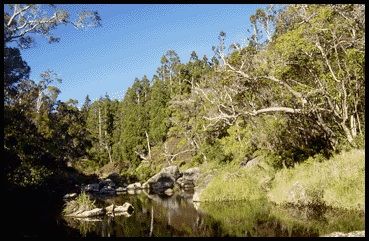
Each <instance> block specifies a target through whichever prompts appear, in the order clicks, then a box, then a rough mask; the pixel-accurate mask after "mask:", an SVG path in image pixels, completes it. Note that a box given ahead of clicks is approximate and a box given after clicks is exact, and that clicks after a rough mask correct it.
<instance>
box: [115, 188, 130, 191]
mask: <svg viewBox="0 0 369 241" xmlns="http://www.w3.org/2000/svg"><path fill="white" fill-rule="evenodd" d="M115 191H116V192H126V191H127V188H124V187H118V188H117V189H115Z"/></svg>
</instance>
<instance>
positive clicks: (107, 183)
mask: <svg viewBox="0 0 369 241" xmlns="http://www.w3.org/2000/svg"><path fill="white" fill-rule="evenodd" d="M104 186H111V187H115V183H114V182H113V181H112V180H111V179H109V178H107V179H104V180H101V181H100V182H99V187H100V188H103V187H104Z"/></svg>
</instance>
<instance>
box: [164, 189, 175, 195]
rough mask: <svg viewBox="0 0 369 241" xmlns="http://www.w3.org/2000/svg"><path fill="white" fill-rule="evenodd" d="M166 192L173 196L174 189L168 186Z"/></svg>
mask: <svg viewBox="0 0 369 241" xmlns="http://www.w3.org/2000/svg"><path fill="white" fill-rule="evenodd" d="M164 193H165V194H166V195H168V196H172V195H173V193H174V192H173V189H171V188H168V189H167V190H165V191H164Z"/></svg>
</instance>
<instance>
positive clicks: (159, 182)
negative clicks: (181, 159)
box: [143, 166, 181, 193]
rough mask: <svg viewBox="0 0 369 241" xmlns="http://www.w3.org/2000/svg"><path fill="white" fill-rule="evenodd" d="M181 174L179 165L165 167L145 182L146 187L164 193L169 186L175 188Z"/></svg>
mask: <svg viewBox="0 0 369 241" xmlns="http://www.w3.org/2000/svg"><path fill="white" fill-rule="evenodd" d="M180 176H181V173H180V172H179V169H178V167H177V166H169V167H165V168H163V169H162V170H161V171H160V172H159V173H157V174H155V175H154V176H152V177H151V178H150V179H149V180H147V182H145V183H144V184H143V186H144V187H145V188H147V187H149V188H150V191H152V192H154V193H163V192H164V191H165V190H166V189H168V188H173V186H174V183H175V181H176V179H178V178H179V177H180Z"/></svg>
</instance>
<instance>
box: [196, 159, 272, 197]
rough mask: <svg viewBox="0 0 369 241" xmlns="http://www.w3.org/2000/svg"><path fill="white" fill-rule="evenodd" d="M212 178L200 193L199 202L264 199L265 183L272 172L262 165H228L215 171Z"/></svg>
mask: <svg viewBox="0 0 369 241" xmlns="http://www.w3.org/2000/svg"><path fill="white" fill-rule="evenodd" d="M216 170H217V171H216V172H215V173H214V178H213V179H212V180H211V181H210V183H209V184H208V186H207V187H206V189H205V190H204V191H203V192H202V193H201V195H200V200H201V201H236V200H256V199H261V198H265V197H266V183H267V182H268V180H270V179H271V178H270V177H271V176H272V170H271V169H270V168H268V167H266V166H265V165H263V163H260V166H254V167H251V168H240V166H239V165H228V166H226V167H224V168H221V170H219V169H216Z"/></svg>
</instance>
